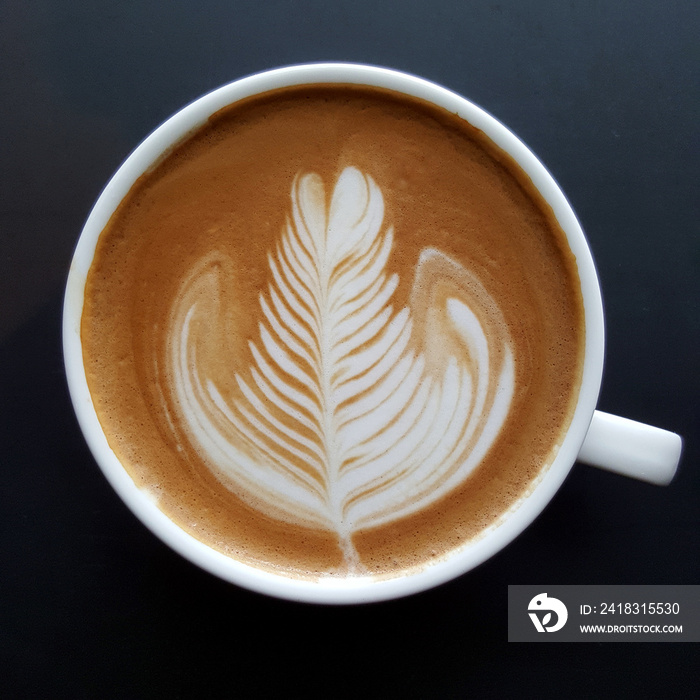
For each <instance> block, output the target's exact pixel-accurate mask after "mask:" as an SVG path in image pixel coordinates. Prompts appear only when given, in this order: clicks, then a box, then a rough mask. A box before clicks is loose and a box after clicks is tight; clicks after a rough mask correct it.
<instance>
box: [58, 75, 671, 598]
mask: <svg viewBox="0 0 700 700" xmlns="http://www.w3.org/2000/svg"><path fill="white" fill-rule="evenodd" d="M63 339H64V356H65V364H66V373H67V377H68V385H69V389H70V393H71V398H72V401H73V405H74V407H75V411H76V415H77V417H78V421H79V423H80V426H81V429H82V431H83V433H84V435H85V438H86V441H87V443H88V445H89V447H90V449H91V451H92V453H93V455H94V457H95V460H96V461H97V463H98V465H99V466H100V468H101V469H102V471H103V472H104V474H105V476H106V477H107V479H108V481H109V482H110V484H111V485H112V486H113V488H114V489H115V490H116V491H117V493H118V494H119V495H120V497H121V498H122V499H123V501H124V502H125V503H126V505H127V506H128V507H129V508H130V509H131V510H132V511H133V512H134V514H135V515H136V516H137V517H138V518H139V519H140V520H141V521H142V522H143V523H144V524H145V525H146V526H147V527H148V528H149V529H150V530H151V531H153V532H154V533H155V534H156V535H157V536H158V537H160V538H161V539H162V540H163V541H164V542H165V543H166V544H168V545H169V546H171V547H172V548H173V549H174V550H175V551H177V552H179V553H180V554H181V555H183V556H184V557H186V558H187V559H189V560H190V561H192V562H193V563H195V564H197V565H199V566H200V567H202V568H203V569H205V570H207V571H209V572H211V573H213V574H215V575H217V576H219V577H221V578H223V579H225V580H227V581H230V582H232V583H235V584H237V585H240V586H243V587H245V588H248V589H251V590H254V591H258V592H261V593H265V594H269V595H272V596H277V597H281V598H286V599H291V600H297V601H304V602H314V603H362V602H372V601H379V600H386V599H391V598H397V597H401V596H405V595H409V594H412V593H416V592H418V591H422V590H426V589H428V588H431V587H434V586H436V585H439V584H441V583H443V582H445V581H448V580H450V579H453V578H455V577H457V576H459V575H461V574H464V573H466V572H467V571H469V570H470V569H472V568H474V567H475V566H477V565H479V564H480V563H482V562H484V561H485V560H486V559H488V558H489V557H491V556H493V555H494V554H496V553H497V552H498V551H499V550H500V549H502V548H503V547H504V546H505V545H507V544H508V543H509V542H511V541H512V540H513V539H514V538H515V537H517V535H518V534H520V533H521V532H522V531H523V530H524V529H525V528H526V527H527V526H528V525H529V524H530V523H531V522H532V521H533V520H534V519H535V518H536V517H537V515H538V514H539V513H540V512H541V511H542V510H543V509H544V507H545V506H546V505H547V503H548V502H549V501H550V499H551V498H552V496H553V495H554V494H555V492H556V491H557V490H558V489H559V487H560V486H561V485H562V483H563V482H564V480H565V478H566V476H567V475H568V473H569V471H570V469H571V467H572V466H573V464H574V463H575V462H576V461H579V462H583V463H586V464H590V465H593V466H597V467H602V468H605V469H609V470H611V471H614V472H618V473H621V474H626V475H628V476H632V477H636V478H640V479H643V480H646V481H648V482H651V483H656V484H667V483H669V482H670V480H671V479H672V478H673V475H674V473H675V471H676V468H677V465H678V462H679V459H680V453H681V439H680V437H679V436H678V435H675V434H674V433H671V432H668V431H665V430H661V429H659V428H655V427H652V426H647V425H644V424H640V423H637V422H634V421H630V420H627V419H623V418H620V417H617V416H611V415H609V414H606V413H603V412H600V411H597V410H596V403H597V400H598V393H599V389H600V384H601V377H602V370H603V356H604V323H603V307H602V301H601V293H600V285H599V281H598V278H597V274H596V271H595V267H594V263H593V259H592V257H591V253H590V250H589V248H588V245H587V243H586V240H585V237H584V234H583V232H582V230H581V227H580V225H579V223H578V221H577V219H576V216H575V214H574V212H573V210H572V208H571V206H570V205H569V203H568V202H567V200H566V198H565V197H564V195H563V194H562V192H561V190H560V189H559V187H558V185H557V184H556V182H555V181H554V179H553V178H552V177H551V175H550V174H549V173H548V172H547V170H546V169H545V167H544V166H543V165H542V164H541V163H540V161H539V160H538V159H537V158H536V157H535V156H534V155H533V154H532V153H531V152H530V151H529V149H528V148H527V147H526V146H525V145H524V144H523V143H522V142H521V141H520V140H519V139H518V138H517V137H516V136H515V135H514V134H513V133H512V132H510V131H509V130H508V129H507V128H506V127H505V126H504V125H502V124H501V123H500V122H498V121H497V120H496V119H495V118H494V117H492V116H491V115H489V114H487V113H486V112H484V111H483V110H482V109H480V108H479V107H477V106H476V105H474V104H473V103H471V102H469V101H468V100H467V99H465V98H463V97H461V96H459V95H457V94H455V93H453V92H451V91H449V90H446V89H445V88H443V87H440V86H438V85H435V84H433V83H430V82H428V81H426V80H423V79H420V78H417V77H415V76H411V75H407V74H404V73H400V72H397V71H393V70H388V69H384V68H378V67H372V66H364V65H354V64H308V65H299V66H291V67H287V68H280V69H276V70H271V71H267V72H264V73H260V74H256V75H252V76H249V77H247V78H243V79H241V80H238V81H235V82H233V83H230V84H228V85H225V86H223V87H221V88H219V89H217V90H214V91H213V92H210V93H208V94H206V95H204V96H203V97H201V98H199V99H198V100H196V101H195V102H193V103H191V104H190V105H188V106H186V107H185V108H183V109H182V110H180V111H179V112H177V113H176V114H175V115H174V116H172V117H171V118H170V119H168V120H167V121H166V122H165V123H164V124H162V125H161V126H160V127H159V128H158V129H156V131H154V132H153V133H152V134H151V135H150V136H149V137H148V138H146V140H145V141H143V142H142V143H141V144H140V145H139V146H138V147H137V148H136V150H135V151H134V152H133V153H132V154H131V155H130V156H129V157H128V158H127V159H126V161H125V162H124V164H123V165H122V166H121V167H120V169H119V170H118V171H117V172H116V174H115V175H114V176H113V178H112V179H111V180H110V182H109V183H108V184H107V186H106V187H105V189H104V190H103V192H102V194H101V195H100V197H99V199H98V200H97V202H96V204H95V206H94V208H93V210H92V212H91V213H90V215H89V217H88V219H87V222H86V224H85V226H84V228H83V231H82V233H81V235H80V239H79V241H78V244H77V247H76V250H75V255H74V258H73V262H72V265H71V269H70V273H69V276H68V282H67V287H66V294H65V302H64V318H63Z"/></svg>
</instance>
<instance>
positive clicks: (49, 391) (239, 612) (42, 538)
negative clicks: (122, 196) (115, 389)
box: [0, 0, 700, 698]
mask: <svg viewBox="0 0 700 700" xmlns="http://www.w3.org/2000/svg"><path fill="white" fill-rule="evenodd" d="M699 7H700V5H698V3H696V2H691V1H690V0H688V1H687V2H674V1H672V0H664V2H659V1H658V0H650V1H640V0H636V1H633V0H624V1H619V0H618V1H616V2H609V1H607V0H606V1H602V0H601V1H598V0H585V1H584V0H581V1H580V2H578V1H574V0H571V1H568V2H566V1H563V0H543V1H541V2H536V3H535V2H523V1H522V0H501V1H500V2H488V1H486V2H447V1H446V0H444V1H443V0H431V1H424V2H414V1H409V0H403V1H402V2H399V1H392V2H385V1H382V0H373V1H372V2H363V1H362V0H353V1H352V2H350V1H346V0H336V1H335V2H325V1H324V2H320V1H319V2H289V1H282V0H279V1H275V2H265V1H264V0H257V1H255V2H233V1H228V2H224V1H222V2H206V1H201V2H186V1H185V0H171V1H170V2H163V3H157V2H147V1H144V0H135V1H131V0H128V1H127V0H122V1H120V2H114V1H113V0H110V1H109V2H106V1H103V0H92V1H90V2H87V1H86V2H83V3H80V2H67V1H65V2H61V1H59V0H45V1H44V2H31V1H27V2H20V1H19V0H14V1H3V0H0V119H1V121H0V178H1V181H0V411H1V413H0V654H1V656H0V694H2V695H3V696H4V697H10V698H15V697H18V698H21V697H71V698H150V697H166V696H167V697H183V698H190V697H192V698H195V697H196V698H200V697H208V698H218V697H240V698H256V697H273V698H274V697H317V696H318V697H324V698H345V697H352V698H354V697H371V698H389V697H401V698H414V697H415V698H461V697H465V698H466V697H499V698H502V697H513V696H515V695H516V694H517V695H518V696H525V697H546V696H550V695H551V696H553V697H558V696H568V697H615V698H627V697H629V698H646V697H648V698H657V697H670V696H672V695H673V696H686V697H687V696H690V695H693V694H696V693H697V661H698V658H699V655H698V653H697V646H696V645H692V644H600V645H598V644H547V645H541V644H536V645H535V644H509V643H508V642H507V641H506V639H507V627H506V620H507V614H506V613H507V610H506V602H507V586H508V584H517V583H522V584H525V583H527V584H540V583H541V584H547V583H557V584H594V583H595V584H663V583H673V584H690V583H699V582H700V581H699V578H700V576H699V574H700V564H699V561H700V557H699V553H700V548H699V547H698V531H699V528H698V521H699V515H698V514H699V512H700V509H699V508H698V494H699V493H700V477H699V475H698V436H699V430H698V427H699V426H700V420H699V415H698V403H699V402H698V396H699V395H700V391H699V388H700V387H699V381H698V378H699V375H700V373H699V371H698V358H699V355H700V353H699V352H698V351H699V350H700V342H699V341H700V313H699V310H698V304H699V299H700V288H699V286H700V285H699V275H698V266H699V263H700V245H699V231H698V219H699V212H698V188H697V184H698V169H697V162H698V156H699V152H698V151H699V149H698V140H697V124H698V91H697V81H698V72H697V66H698V58H699V55H698V54H699V52H698V39H697V37H698V34H699V33H700V32H699V30H700V21H699V20H700V11H699V9H698V8H699ZM317 60H348V61H357V62H365V63H373V64H380V65H386V66H390V67H394V68H398V69H402V70H405V71H408V72H413V73H416V74H419V75H422V76H424V77H426V78H429V79H432V80H434V81H436V82H438V83H441V84H443V85H445V86H447V87H449V88H451V89H453V90H455V91H457V92H460V93H462V94H464V95H465V96H467V97H469V98H470V99H472V100H473V101H475V102H476V103H477V104H480V105H481V106H482V107H484V108H485V109H487V110H488V111H490V112H491V113H492V114H494V115H495V116H497V117H498V118H499V119H501V120H502V121H504V122H505V123H506V124H507V125H508V126H510V127H511V128H512V129H513V130H514V131H515V132H516V133H517V134H518V135H519V136H520V137H521V138H522V139H523V140H524V141H525V142H526V143H527V144H528V145H529V146H530V147H531V148H532V149H533V150H534V152H535V153H536V154H538V155H539V157H540V158H541V159H542V160H543V162H544V163H545V164H546V165H547V167H548V168H549V169H550V171H551V172H552V173H553V175H554V176H555V178H556V179H557V180H558V181H559V182H560V184H561V186H562V188H563V189H564V191H565V192H566V194H567V196H568V197H569V199H570V201H571V202H572V204H573V206H574V209H575V210H576V211H577V213H578V215H579V218H580V220H581V222H582V224H583V227H584V229H585V231H586V233H587V236H588V238H589V241H590V244H591V248H592V250H593V254H594V256H595V258H596V261H597V265H598V269H599V273H600V278H601V284H602V289H603V295H604V302H605V308H606V313H607V328H608V345H607V361H606V372H605V377H604V381H603V390H602V394H601V398H600V402H599V407H600V408H601V409H603V410H606V411H610V412H612V413H618V414H621V415H624V416H628V417H630V418H634V419H637V420H642V421H645V422H649V423H652V424H655V425H659V426H661V427H665V428H669V429H672V430H674V431H676V432H678V433H680V434H681V435H683V436H684V438H685V441H686V443H685V453H684V457H683V461H682V464H681V469H680V471H679V474H678V476H677V478H676V480H675V481H674V482H673V483H672V484H671V486H669V487H667V488H659V487H653V486H649V485H646V484H644V483H640V482H634V481H632V480H629V479H625V478H624V477H620V476H617V475H613V474H609V473H605V472H600V471H597V470H594V469H592V468H587V467H584V466H580V465H577V466H575V467H574V469H573V471H572V473H571V475H570V477H569V479H568V480H567V482H566V483H565V484H564V486H563V488H562V489H561V491H560V492H559V494H558V495H557V496H556V497H555V499H554V500H553V501H552V503H551V504H550V506H549V507H548V508H547V509H546V511H545V512H544V513H543V515H542V516H541V517H540V518H539V519H538V520H537V522H536V523H535V524H534V525H533V526H531V527H530V528H529V530H528V531H526V532H525V533H524V534H523V535H522V536H521V537H520V538H519V539H517V540H516V541H515V542H514V543H513V544H511V545H510V546H509V547H508V548H507V549H506V550H504V551H503V552H501V553H500V554H499V555H497V556H496V557H495V558H493V559H492V560H490V561H489V562H487V563H485V564H483V565H482V566H481V567H479V568H478V569H477V570H475V571H473V572H471V573H469V574H467V575H465V576H463V577H462V578H460V579H459V580H456V581H454V582H452V583H449V584H446V585H444V586H442V587H440V588H439V589H437V590H433V591H430V592H426V593H423V594H420V595H416V596H414V597H411V598H407V599H404V600H399V601H394V602H389V603H380V604H374V605H368V606H363V607H354V608H343V607H340V608H332V607H331V608H328V607H326V608H324V607H316V606H310V605H300V604H294V603H290V602H283V601H276V600H272V599H268V598H265V597H263V596H259V595H257V594H253V593H249V592H247V591H244V590H240V589H238V588H236V587H234V586H232V585H230V584H226V583H224V582H222V581H219V580H218V579H216V578H214V577H212V576H210V575H208V574H206V573H203V572H201V571H199V570H198V569H196V568H195V567H193V566H192V565H190V564H189V563H187V562H185V561H184V560H182V559H180V558H179V556H177V555H176V554H174V553H172V552H171V551H170V550H169V549H167V548H166V547H165V546H164V545H162V544H161V543H160V541H158V540H156V538H155V537H153V536H152V535H151V534H150V533H149V532H148V531H147V530H145V528H144V527H143V526H141V525H140V524H139V523H138V522H137V521H136V519H135V518H134V517H133V516H132V515H131V514H130V512H129V511H127V509H126V507H125V506H123V505H122V503H121V501H119V500H118V498H117V496H116V495H115V494H114V493H113V492H112V491H111V489H110V487H109V486H108V484H107V482H106V481H105V479H104V478H103V477H102V475H101V473H100V472H99V470H98V468H97V466H96V465H95V463H94V461H93V459H92V457H91V455H90V454H89V452H88V450H87V448H86V446H85V443H84V441H83V438H82V436H81V434H80V432H79V430H78V426H77V423H76V420H75V418H74V415H73V412H72V408H71V405H70V402H69V399H68V394H67V390H66V384H65V377H64V371H63V364H62V355H61V345H60V313H61V301H62V291H63V284H64V281H65V276H66V273H67V270H68V266H69V264H70V257H71V254H72V250H73V247H74V245H75V242H76V240H77V237H78V234H79V232H80V229H81V227H82V224H83V222H84V220H85V218H86V216H87V214H88V212H89V210H90V208H91V205H92V203H93V202H94V200H95V199H96V198H97V196H98V195H99V193H100V190H101V188H102V187H103V185H104V184H105V183H106V181H107V180H108V178H109V177H110V175H111V174H112V173H113V172H114V170H115V169H116V168H117V167H118V166H119V164H120V163H121V161H122V160H123V159H124V158H125V157H126V155H127V154H128V153H129V152H130V151H131V150H132V149H133V148H134V147H135V146H136V144H137V143H138V142H139V141H140V140H141V139H142V138H143V137H145V136H146V135H147V134H148V133H149V132H150V131H151V130H152V129H153V128H155V127H156V126H157V125H158V124H159V123H160V122H161V121H163V120H164V119H165V118H167V117H168V116H169V115H170V114H171V113H172V112H174V111H175V110H177V109H178V108H179V107H181V106H182V105H183V104H185V103H187V102H189V101H190V100H192V99H194V98H196V97H197V96H199V95H200V94H202V93H203V92H206V91H208V90H210V89H212V88H214V87H216V86H218V85H220V84H222V83H224V82H228V81H230V80H232V79H235V78H237V77H241V76H243V75H246V74H249V73H251V72H255V71H258V70H262V69H266V68H271V67H276V66H279V65H284V64H289V63H298V62H304V61H317ZM693 689H694V690H693ZM696 696H697V695H696Z"/></svg>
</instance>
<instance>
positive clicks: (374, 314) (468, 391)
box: [170, 168, 513, 562]
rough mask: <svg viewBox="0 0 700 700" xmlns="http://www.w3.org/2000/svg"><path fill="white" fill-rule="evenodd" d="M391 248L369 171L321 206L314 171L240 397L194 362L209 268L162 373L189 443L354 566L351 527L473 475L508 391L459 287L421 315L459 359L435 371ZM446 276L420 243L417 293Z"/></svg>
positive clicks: (194, 279) (273, 275) (199, 352)
mask: <svg viewBox="0 0 700 700" xmlns="http://www.w3.org/2000/svg"><path fill="white" fill-rule="evenodd" d="M393 245H394V231H393V229H392V228H391V227H387V226H385V224H384V200H383V196H382V193H381V191H380V189H379V187H378V186H377V184H376V183H375V182H374V180H373V179H372V178H371V177H369V176H368V175H365V174H363V173H361V172H360V171H359V170H357V169H355V168H346V169H345V170H344V171H343V172H342V173H341V175H340V177H339V178H338V180H337V182H336V183H335V187H334V189H333V191H332V193H331V197H330V201H328V199H327V194H326V191H325V187H324V183H323V182H322V180H321V178H320V177H319V176H317V175H315V174H307V175H303V176H299V177H297V179H296V180H295V182H294V184H293V187H292V192H291V213H290V216H289V217H288V219H287V221H286V223H285V225H284V227H283V230H282V234H281V236H280V239H279V241H278V243H277V245H276V247H275V248H274V250H272V251H270V253H269V255H268V268H269V285H268V288H267V289H265V290H264V291H263V292H262V293H261V295H260V298H259V305H260V316H259V324H258V337H256V338H254V339H251V340H250V342H249V350H250V357H251V358H252V361H251V362H250V365H249V366H247V367H236V368H235V375H234V376H235V391H229V392H223V391H222V390H221V389H220V388H219V386H217V383H216V382H215V381H213V380H212V379H211V378H209V377H208V376H207V373H206V370H205V368H203V367H201V366H200V365H202V363H201V362H200V360H199V359H198V358H200V357H202V356H204V355H205V351H206V344H207V342H210V341H209V340H208V333H207V323H208V322H207V320H206V319H207V318H217V304H220V303H221V301H220V299H221V295H220V294H218V292H217V290H218V289H219V288H220V286H221V284H223V283H224V281H223V280H222V279H220V276H221V272H220V271H219V272H217V271H216V269H215V268H213V267H212V266H207V265H206V264H205V263H203V264H202V266H201V270H198V271H195V273H194V274H192V275H190V276H189V278H188V281H187V282H185V283H183V287H182V291H181V293H180V295H179V297H178V300H177V301H176V303H175V305H174V308H173V314H172V328H171V336H172V338H171V343H170V346H171V353H170V359H171V375H172V376H173V385H174V387H175V394H176V396H177V399H178V404H179V405H180V407H181V411H182V414H183V417H184V418H185V420H184V424H185V425H186V426H187V429H186V433H187V437H188V439H189V441H190V443H191V444H192V445H193V446H194V447H195V448H196V449H197V450H198V452H199V453H200V454H201V455H202V457H203V458H204V459H205V461H206V462H207V464H208V465H209V466H210V468H211V469H212V470H213V471H214V473H215V474H217V476H219V478H221V479H222V481H224V483H226V484H227V485H230V487H231V488H232V489H234V490H235V491H236V492H237V493H239V494H241V495H242V496H243V497H244V498H249V500H250V501H251V502H252V503H254V504H255V505H256V507H261V508H263V509H266V510H267V511H268V512H269V513H271V514H273V515H274V516H275V517H280V518H282V519H285V520H287V521H289V522H294V523H298V524H303V525H311V526H315V527H323V528H326V529H329V530H332V531H335V532H337V533H338V536H339V541H340V543H341V546H342V547H343V549H344V551H345V554H346V557H347V559H348V561H349V562H353V561H355V562H356V559H357V557H356V553H355V552H354V549H353V546H352V534H353V532H356V531H357V530H359V529H361V528H369V527H375V526H378V525H382V524H385V523H388V522H391V521H393V520H395V519H397V518H400V517H404V516H406V515H409V514H411V513H414V512H416V511H418V510H420V509H421V508H423V507H425V506H426V505H428V504H430V503H432V502H435V501H437V500H438V499H439V498H440V497H442V496H443V495H445V494H446V493H448V492H449V491H450V490H452V489H453V488H454V487H455V486H456V485H458V484H459V483H461V482H462V481H463V480H464V479H465V478H466V477H467V476H468V475H469V473H471V471H472V470H473V469H474V467H475V466H476V465H477V464H478V463H479V462H480V461H481V459H482V458H483V456H484V454H485V453H486V451H487V450H488V449H489V447H490V445H491V444H492V442H493V439H494V436H495V435H496V434H497V432H498V429H499V428H500V426H501V424H502V423H503V421H504V420H505V417H506V415H507V411H508V407H509V405H510V401H511V398H512V394H513V388H512V384H513V360H512V355H511V354H510V350H509V348H508V344H507V343H505V342H504V343H500V345H499V347H497V348H490V347H489V342H488V340H487V334H486V333H485V330H484V326H483V324H482V321H481V320H480V319H479V317H478V316H477V314H475V313H474V311H473V310H472V309H471V308H470V305H469V304H468V303H466V301H465V300H464V299H462V298H460V294H459V293H455V295H451V296H449V297H448V298H447V299H446V301H445V303H444V304H443V305H442V308H440V309H437V310H431V311H430V313H431V314H433V315H435V314H437V316H436V317H438V316H439V318H440V319H443V320H442V321H441V323H443V325H444V327H446V328H447V329H448V331H449V333H450V334H451V335H452V336H454V337H455V338H457V341H456V342H457V347H458V351H456V352H453V353H447V354H446V355H445V357H444V358H443V361H442V362H441V363H438V364H437V365H436V363H435V361H434V358H432V359H431V357H428V356H427V355H426V352H427V350H426V347H427V346H426V344H425V343H424V342H423V340H425V339H422V338H421V337H420V333H418V332H417V331H416V328H415V323H414V320H415V319H414V315H415V313H416V310H415V309H412V308H411V307H410V306H409V307H405V308H403V309H399V310H397V309H394V308H393V306H392V304H391V300H392V296H393V294H394V292H395V290H396V287H397V285H398V281H399V280H398V277H397V275H396V274H389V273H388V272H387V263H388V260H389V256H390V253H391V251H392V247H393ZM446 266H452V267H455V268H457V267H458V268H459V270H462V268H461V267H460V266H459V265H458V264H457V263H454V262H453V261H451V260H449V258H447V257H446V256H445V255H444V254H442V253H441V252H440V251H437V250H433V249H426V250H425V251H424V252H423V254H422V255H421V260H420V261H419V262H418V265H417V269H418V271H417V273H416V284H418V282H419V278H420V285H421V286H425V285H429V284H430V281H431V280H432V279H433V278H434V277H435V276H436V274H437V273H435V272H433V270H437V269H445V267H446ZM460 274H462V273H461V272H460ZM464 274H467V273H466V272H464ZM209 323H210V321H209ZM423 332H425V331H423ZM494 351H495V352H494ZM494 377H495V379H494Z"/></svg>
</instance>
